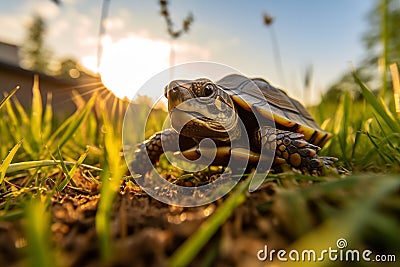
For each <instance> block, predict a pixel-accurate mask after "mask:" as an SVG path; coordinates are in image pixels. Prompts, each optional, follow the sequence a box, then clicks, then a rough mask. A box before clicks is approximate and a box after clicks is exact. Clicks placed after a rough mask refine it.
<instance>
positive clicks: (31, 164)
mask: <svg viewBox="0 0 400 267" xmlns="http://www.w3.org/2000/svg"><path fill="white" fill-rule="evenodd" d="M60 164H61V162H60V161H54V160H35V161H25V162H17V163H11V164H10V165H9V166H8V168H7V170H6V173H12V172H18V171H24V170H28V169H33V168H41V167H49V166H56V165H60ZM64 164H65V165H72V166H73V165H75V164H76V162H69V161H64ZM80 166H82V167H84V168H86V169H91V170H94V171H102V169H101V168H98V167H95V166H91V165H87V164H81V165H80Z"/></svg>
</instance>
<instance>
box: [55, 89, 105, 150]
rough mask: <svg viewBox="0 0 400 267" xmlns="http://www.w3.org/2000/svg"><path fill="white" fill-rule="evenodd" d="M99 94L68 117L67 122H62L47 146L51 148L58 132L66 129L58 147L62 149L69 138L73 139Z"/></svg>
mask: <svg viewBox="0 0 400 267" xmlns="http://www.w3.org/2000/svg"><path fill="white" fill-rule="evenodd" d="M96 98H97V94H94V95H93V96H92V97H91V98H90V99H89V101H88V102H87V103H86V106H85V107H84V108H83V109H82V110H78V111H77V112H76V113H75V114H74V115H73V116H71V117H70V118H69V119H68V123H67V124H65V123H64V124H62V125H61V126H60V127H59V129H57V131H56V132H55V133H54V134H53V135H52V136H51V137H50V139H49V141H48V142H47V146H48V147H49V148H50V147H51V145H52V144H53V142H55V139H56V137H57V135H58V134H60V133H61V132H62V131H63V130H64V129H65V131H64V133H63V134H62V135H61V137H60V139H59V141H58V147H59V148H60V149H61V148H62V147H63V146H64V145H65V144H66V143H67V142H68V141H69V140H72V139H73V135H74V134H75V132H76V131H77V130H78V128H79V126H80V125H81V124H82V123H83V122H84V121H85V120H86V118H87V117H88V115H89V114H90V111H91V110H92V108H93V105H94V103H95V101H96Z"/></svg>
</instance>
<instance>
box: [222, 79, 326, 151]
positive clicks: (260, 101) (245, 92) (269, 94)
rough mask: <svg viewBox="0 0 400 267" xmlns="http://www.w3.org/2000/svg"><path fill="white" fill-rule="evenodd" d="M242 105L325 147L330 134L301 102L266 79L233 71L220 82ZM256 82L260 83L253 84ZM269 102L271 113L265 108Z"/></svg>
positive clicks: (281, 126) (238, 103)
mask: <svg viewBox="0 0 400 267" xmlns="http://www.w3.org/2000/svg"><path fill="white" fill-rule="evenodd" d="M217 84H218V85H220V86H221V87H222V88H224V89H225V90H224V91H226V92H227V93H228V94H229V95H230V96H231V97H232V99H233V100H234V101H235V103H236V104H237V105H239V106H241V107H242V108H244V109H246V110H249V111H251V108H253V110H254V109H255V110H256V111H257V112H259V113H260V114H261V115H262V116H264V117H268V118H270V117H271V113H272V116H273V118H271V119H273V120H274V121H275V124H277V127H278V125H279V126H280V128H282V129H287V130H289V131H292V132H298V133H302V134H304V139H305V140H307V141H308V142H310V143H313V144H315V145H318V146H320V147H322V146H323V145H324V144H325V143H326V141H328V140H329V139H330V138H331V134H330V133H328V132H326V131H324V130H322V129H321V128H320V126H319V125H318V124H317V123H316V122H315V121H314V119H313V118H312V117H311V115H310V113H309V112H308V111H307V110H306V109H305V108H304V106H303V105H302V104H300V102H298V101H297V100H295V99H293V98H291V97H289V96H288V95H287V94H286V93H285V92H284V91H282V90H281V89H278V88H275V87H273V86H272V85H270V84H269V83H268V82H267V81H265V80H263V79H259V78H257V79H251V80H250V79H248V78H246V77H244V76H241V75H237V74H232V75H228V76H226V77H224V78H222V79H221V80H220V81H218V82H217ZM254 84H256V85H257V87H258V88H257V87H256V86H254ZM265 102H268V104H269V107H270V109H271V112H270V111H269V110H267V109H266V108H265Z"/></svg>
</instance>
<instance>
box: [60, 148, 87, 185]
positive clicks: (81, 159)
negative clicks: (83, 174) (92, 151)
mask: <svg viewBox="0 0 400 267" xmlns="http://www.w3.org/2000/svg"><path fill="white" fill-rule="evenodd" d="M88 154H89V147H87V149H86V150H85V152H83V153H82V155H81V156H80V157H79V159H78V160H77V161H76V163H75V164H74V165H73V166H72V168H71V170H69V172H68V173H66V176H67V179H64V180H63V181H62V182H61V184H60V185H58V186H57V190H58V191H62V190H64V188H65V187H66V186H67V185H68V183H69V182H70V181H72V177H74V175H75V173H76V171H77V170H78V168H79V166H80V165H81V164H82V163H83V161H84V160H85V159H86V157H87V155H88Z"/></svg>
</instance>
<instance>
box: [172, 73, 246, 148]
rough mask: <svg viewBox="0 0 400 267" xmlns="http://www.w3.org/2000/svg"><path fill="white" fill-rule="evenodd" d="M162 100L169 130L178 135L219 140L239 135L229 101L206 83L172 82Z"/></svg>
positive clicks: (221, 92)
mask: <svg viewBox="0 0 400 267" xmlns="http://www.w3.org/2000/svg"><path fill="white" fill-rule="evenodd" d="M165 96H166V97H167V98H168V110H169V113H170V119H171V124H172V127H173V128H174V129H175V130H176V131H178V132H180V133H181V134H183V135H185V136H190V137H195V138H206V137H207V138H212V139H220V140H227V139H228V138H229V137H230V138H237V137H238V135H239V134H240V132H239V130H238V129H239V128H238V115H237V112H236V108H235V105H234V103H233V101H232V99H231V97H230V96H229V95H228V94H227V93H226V92H225V91H224V90H223V89H222V88H221V87H219V86H218V85H217V84H215V83H213V82H212V81H210V80H209V79H196V80H175V81H172V82H170V83H169V84H168V85H167V86H166V87H165Z"/></svg>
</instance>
